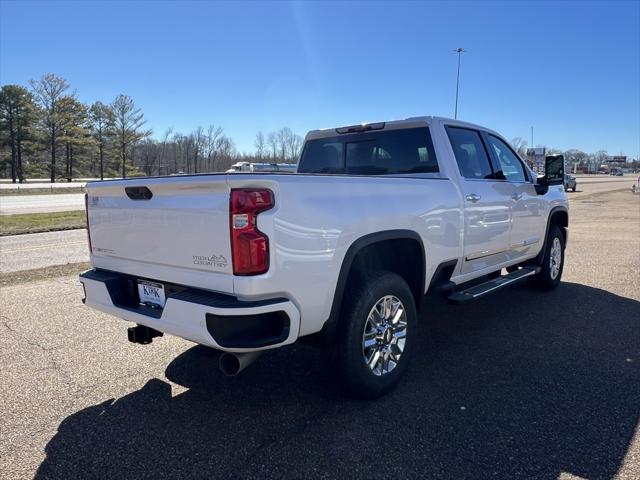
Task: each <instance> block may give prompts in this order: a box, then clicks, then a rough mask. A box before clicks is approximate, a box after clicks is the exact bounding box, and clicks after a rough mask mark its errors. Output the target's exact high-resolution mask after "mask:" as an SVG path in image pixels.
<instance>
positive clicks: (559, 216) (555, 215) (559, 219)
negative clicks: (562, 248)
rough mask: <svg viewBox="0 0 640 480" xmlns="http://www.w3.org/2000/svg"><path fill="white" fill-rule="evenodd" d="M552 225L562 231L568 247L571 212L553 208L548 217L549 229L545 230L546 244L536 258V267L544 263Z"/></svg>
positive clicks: (561, 208)
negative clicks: (543, 259) (543, 258)
mask: <svg viewBox="0 0 640 480" xmlns="http://www.w3.org/2000/svg"><path fill="white" fill-rule="evenodd" d="M552 225H557V226H559V227H560V228H561V229H562V231H563V233H564V240H565V245H566V243H567V237H568V232H567V229H568V228H569V210H568V209H567V208H566V207H564V206H557V207H553V208H552V209H551V210H550V211H549V216H548V217H547V228H546V229H545V232H544V243H543V244H542V248H541V249H540V252H539V253H538V255H537V256H536V257H535V264H536V265H540V263H542V257H543V256H544V252H545V249H546V247H547V238H548V237H549V229H550V228H551V226H552Z"/></svg>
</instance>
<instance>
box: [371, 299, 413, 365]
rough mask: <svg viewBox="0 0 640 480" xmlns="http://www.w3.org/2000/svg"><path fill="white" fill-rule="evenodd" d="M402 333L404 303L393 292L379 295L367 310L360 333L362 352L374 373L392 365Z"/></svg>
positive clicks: (397, 358) (397, 356) (401, 343)
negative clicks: (362, 330)
mask: <svg viewBox="0 0 640 480" xmlns="http://www.w3.org/2000/svg"><path fill="white" fill-rule="evenodd" d="M406 336H407V314H406V312H405V308H404V305H403V304H402V302H401V301H400V299H398V298H397V297H394V296H393V295H386V296H384V297H382V298H381V299H380V300H378V301H377V302H376V304H375V305H374V306H373V308H372V309H371V311H370V312H369V316H368V317H367V322H366V323H365V325H364V332H363V334H362V355H363V356H364V361H365V362H366V364H367V366H368V367H369V369H370V370H371V371H372V372H373V373H374V375H377V376H381V375H384V374H386V373H389V372H391V371H392V370H393V369H394V368H396V366H397V365H398V362H399V361H400V357H401V355H402V352H403V351H404V346H405V343H406Z"/></svg>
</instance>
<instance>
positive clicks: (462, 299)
mask: <svg viewBox="0 0 640 480" xmlns="http://www.w3.org/2000/svg"><path fill="white" fill-rule="evenodd" d="M539 271H540V267H524V268H521V269H520V270H516V271H514V272H511V273H509V274H507V275H502V276H500V277H498V278H494V279H493V280H489V281H488V282H485V283H481V284H480V285H475V286H473V287H470V288H468V289H467V290H460V291H459V292H453V293H452V294H451V295H449V296H448V297H447V302H448V303H452V304H454V305H461V304H464V303H469V302H473V301H474V300H477V299H479V298H480V297H484V296H485V295H487V294H489V293H491V292H495V291H496V290H500V289H501V288H503V287H506V286H507V285H511V284H512V283H515V282H517V281H519V280H522V279H523V278H526V277H530V276H531V275H535V274H536V273H538V272H539Z"/></svg>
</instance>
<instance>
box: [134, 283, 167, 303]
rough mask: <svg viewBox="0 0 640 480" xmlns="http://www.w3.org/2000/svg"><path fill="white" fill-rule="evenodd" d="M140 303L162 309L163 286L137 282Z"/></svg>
mask: <svg viewBox="0 0 640 480" xmlns="http://www.w3.org/2000/svg"><path fill="white" fill-rule="evenodd" d="M138 294H139V295H140V303H144V304H152V305H156V306H158V307H164V300H165V299H164V285H162V284H161V283H154V282H147V281H142V280H138Z"/></svg>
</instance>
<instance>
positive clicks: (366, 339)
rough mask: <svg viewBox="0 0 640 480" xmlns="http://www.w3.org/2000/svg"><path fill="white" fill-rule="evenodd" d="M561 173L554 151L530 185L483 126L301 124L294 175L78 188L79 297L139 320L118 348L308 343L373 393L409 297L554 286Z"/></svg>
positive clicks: (408, 334)
mask: <svg viewBox="0 0 640 480" xmlns="http://www.w3.org/2000/svg"><path fill="white" fill-rule="evenodd" d="M563 179H564V161H563V159H562V157H561V156H551V157H547V161H546V173H545V175H544V176H541V177H538V176H536V175H535V174H534V173H533V172H532V171H531V170H530V169H529V168H528V167H527V165H526V164H525V163H524V162H523V161H522V159H520V158H519V157H518V155H517V154H516V153H515V152H514V151H513V149H512V148H511V147H510V146H509V144H508V143H507V142H506V141H505V140H504V139H503V138H502V137H501V136H500V135H499V134H498V133H496V132H494V131H491V130H488V129H486V128H483V127H480V126H477V125H472V124H469V123H464V122H460V121H454V120H450V119H445V118H436V117H418V118H409V119H406V120H400V121H392V122H384V123H383V122H380V123H370V124H363V125H355V126H349V127H342V128H336V129H327V130H314V131H311V132H309V133H308V134H307V136H306V138H305V144H304V148H303V151H302V154H301V156H300V160H299V166H298V171H297V173H295V174H280V173H271V174H269V173H253V174H252V173H249V174H242V173H235V174H226V173H222V174H201V175H190V176H177V177H158V178H135V179H130V180H115V181H102V182H92V183H89V184H88V185H87V197H86V200H87V224H88V231H89V248H90V250H91V264H92V267H93V268H92V269H91V270H89V271H87V272H85V273H83V274H82V275H81V276H80V281H81V282H82V284H83V286H84V292H85V298H84V302H85V303H86V305H88V306H90V307H93V308H96V309H98V310H101V311H103V312H107V313H110V314H112V315H116V316H118V317H121V318H124V319H125V320H128V321H130V322H134V323H136V324H137V326H135V327H132V328H129V340H130V341H132V342H136V343H143V344H144V343H149V342H151V340H152V339H153V338H154V337H157V336H160V335H162V333H169V334H172V335H177V336H179V337H182V338H185V339H187V340H190V341H193V342H196V343H199V344H202V345H206V346H209V347H212V348H215V349H218V350H222V351H224V352H226V353H224V354H222V355H221V357H220V367H221V369H222V370H223V371H224V372H225V373H227V374H235V373H238V372H239V371H240V370H241V369H242V368H244V366H246V365H248V364H249V363H251V361H253V359H255V358H256V357H257V356H258V355H259V353H261V352H262V351H263V350H267V349H273V348H278V347H281V346H284V345H288V344H291V343H293V342H296V341H297V340H299V339H301V338H302V337H307V339H314V344H319V345H322V346H324V348H325V349H326V350H327V353H328V354H329V358H330V360H331V362H333V371H335V374H336V376H337V377H338V380H339V381H340V382H341V384H342V385H343V386H344V388H345V389H346V390H347V391H348V392H349V393H352V394H354V395H358V396H362V397H369V398H371V397H375V396H378V395H381V394H383V393H385V392H386V391H388V390H389V389H391V388H392V387H393V386H394V385H395V384H396V383H397V382H398V380H399V378H400V376H401V375H402V373H403V372H404V370H405V369H406V367H407V364H408V362H409V360H410V356H411V353H412V350H413V349H414V342H415V336H416V324H417V322H418V311H417V310H418V306H419V305H420V303H421V302H420V300H421V298H422V296H423V295H425V294H427V293H429V292H438V293H439V294H441V295H444V296H445V297H446V298H447V299H448V300H449V302H450V303H453V304H460V303H466V302H470V301H473V300H476V299H478V298H480V297H482V296H484V295H486V294H488V293H491V292H495V291H497V290H499V289H501V288H503V287H505V286H507V285H509V284H511V283H513V282H516V281H519V280H522V279H525V278H527V279H528V280H529V281H530V283H531V285H532V286H534V287H536V288H538V289H553V288H555V287H556V286H557V285H558V282H559V281H560V277H561V275H562V268H563V261H564V249H565V245H566V242H567V233H568V232H567V227H568V221H569V215H568V202H567V198H566V194H565V192H564V188H563ZM503 269H504V273H503Z"/></svg>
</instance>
